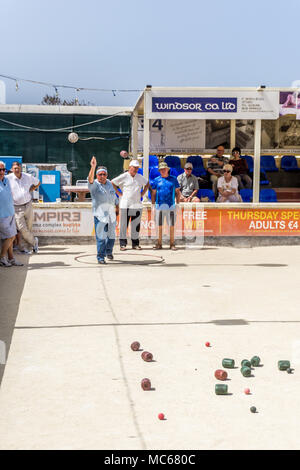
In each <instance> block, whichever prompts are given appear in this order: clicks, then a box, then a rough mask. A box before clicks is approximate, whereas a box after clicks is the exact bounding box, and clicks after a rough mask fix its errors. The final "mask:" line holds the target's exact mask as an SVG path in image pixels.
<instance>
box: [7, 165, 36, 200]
mask: <svg viewBox="0 0 300 470" xmlns="http://www.w3.org/2000/svg"><path fill="white" fill-rule="evenodd" d="M7 179H8V181H9V184H10V188H11V192H12V196H13V200H14V205H15V206H20V205H21V204H27V203H28V202H30V201H31V199H32V193H31V192H30V191H29V189H30V188H31V186H32V185H34V186H37V185H38V184H39V180H38V179H37V178H35V177H34V176H32V175H29V174H28V173H23V172H22V174H21V178H17V177H16V176H15V175H14V173H11V174H10V175H8V176H7Z"/></svg>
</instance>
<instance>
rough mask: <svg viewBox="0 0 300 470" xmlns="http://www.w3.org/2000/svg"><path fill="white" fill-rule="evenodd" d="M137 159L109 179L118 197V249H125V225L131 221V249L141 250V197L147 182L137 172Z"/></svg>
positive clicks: (147, 185)
mask: <svg viewBox="0 0 300 470" xmlns="http://www.w3.org/2000/svg"><path fill="white" fill-rule="evenodd" d="M139 167H140V164H139V162H138V160H131V162H130V163H129V169H128V171H126V172H125V173H122V174H121V175H119V176H117V177H116V178H114V179H113V180H111V182H112V184H113V187H114V189H115V191H116V193H117V195H118V196H119V197H120V249H121V251H125V250H126V245H127V227H128V224H129V221H131V242H132V249H133V250H141V247H140V244H139V235H140V223H141V218H142V211H143V205H142V202H141V201H142V198H143V196H144V194H145V193H146V191H148V188H149V182H148V181H147V180H146V178H144V176H143V175H141V174H139V173H138V169H139Z"/></svg>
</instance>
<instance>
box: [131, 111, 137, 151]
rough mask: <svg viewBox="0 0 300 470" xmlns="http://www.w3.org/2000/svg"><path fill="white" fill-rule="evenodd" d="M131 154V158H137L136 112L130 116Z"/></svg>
mask: <svg viewBox="0 0 300 470" xmlns="http://www.w3.org/2000/svg"><path fill="white" fill-rule="evenodd" d="M131 152H132V156H133V158H137V153H138V113H137V111H134V112H133V115H132V145H131Z"/></svg>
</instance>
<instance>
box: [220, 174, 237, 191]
mask: <svg viewBox="0 0 300 470" xmlns="http://www.w3.org/2000/svg"><path fill="white" fill-rule="evenodd" d="M238 187H239V183H238V180H237V178H236V177H235V176H232V177H231V180H230V181H229V183H227V181H225V178H224V176H221V177H220V178H219V179H218V189H223V191H226V189H227V190H228V191H232V189H236V192H235V194H238Z"/></svg>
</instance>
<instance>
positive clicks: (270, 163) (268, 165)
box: [260, 155, 279, 173]
mask: <svg viewBox="0 0 300 470" xmlns="http://www.w3.org/2000/svg"><path fill="white" fill-rule="evenodd" d="M260 167H261V169H263V170H264V171H270V172H273V173H275V172H277V171H279V170H278V168H277V166H276V163H275V158H274V157H273V155H262V156H261V157H260Z"/></svg>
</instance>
